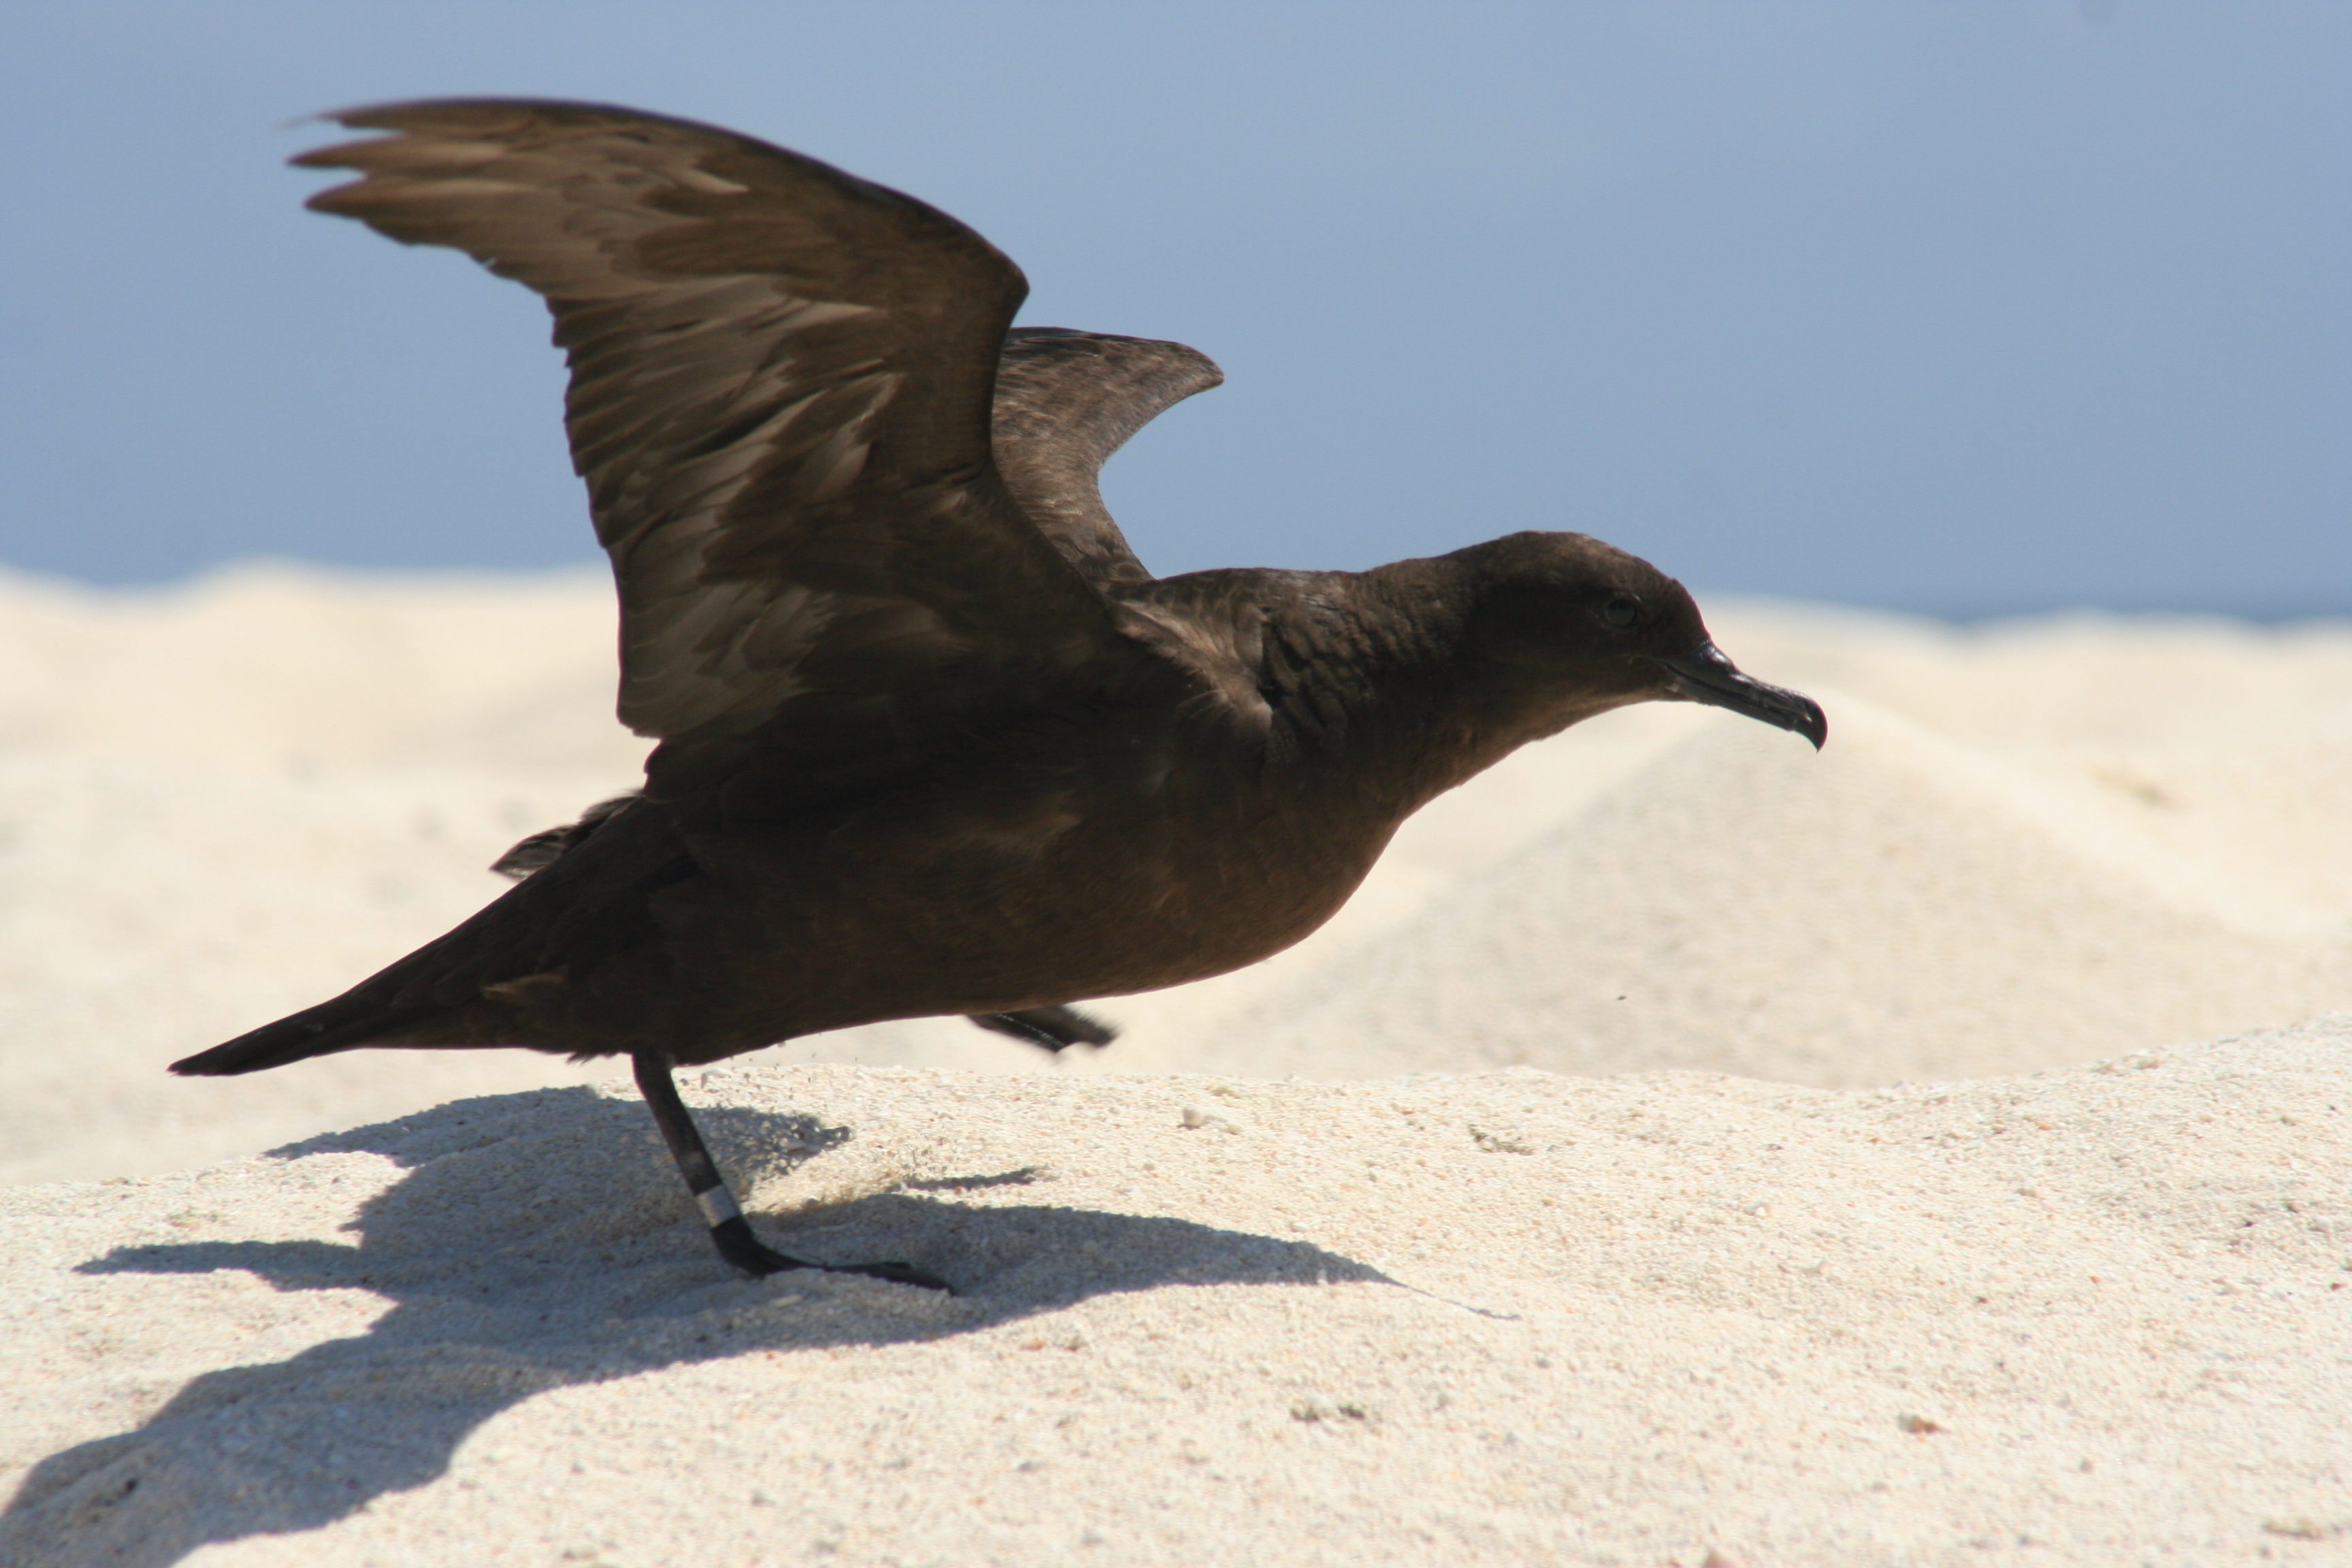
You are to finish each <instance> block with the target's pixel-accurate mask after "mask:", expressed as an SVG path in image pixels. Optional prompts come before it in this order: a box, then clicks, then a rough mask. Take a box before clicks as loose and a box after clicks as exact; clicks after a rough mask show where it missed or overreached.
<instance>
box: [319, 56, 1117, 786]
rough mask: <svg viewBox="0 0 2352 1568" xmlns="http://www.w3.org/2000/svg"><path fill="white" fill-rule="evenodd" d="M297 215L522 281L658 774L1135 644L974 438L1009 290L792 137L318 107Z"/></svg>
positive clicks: (514, 115)
mask: <svg viewBox="0 0 2352 1568" xmlns="http://www.w3.org/2000/svg"><path fill="white" fill-rule="evenodd" d="M331 118H333V119H334V120H336V121H340V122H341V123H342V124H344V125H347V126H352V127H354V128H362V129H368V130H379V131H388V132H395V134H393V135H390V136H386V137H383V138H378V139H373V140H369V141H364V142H350V143H347V144H344V145H341V146H334V147H327V148H322V149H320V150H319V151H316V152H312V153H305V154H303V155H302V156H300V157H299V158H297V159H295V160H294V161H295V163H299V164H301V165H303V166H305V167H310V168H337V169H352V170H356V171H358V172H359V173H360V174H361V175H362V178H361V179H359V180H357V181H355V182H353V183H351V184H343V185H338V186H336V187H334V188H332V189H331V190H327V191H323V192H320V194H319V195H316V196H314V197H312V198H311V200H310V205H311V206H312V207H313V208H315V209H317V210H319V211H320V212H327V213H334V214H339V215H341V216H348V217H354V218H358V219H359V220H361V221H362V222H363V223H366V224H367V225H369V226H371V227H373V228H375V229H376V230H378V231H379V232H381V233H383V234H385V235H388V236H390V237H392V238H394V239H398V240H401V241H404V242H405V243H408V244H423V245H445V246H450V247H455V248H457V249H460V250H463V251H465V252H467V254H469V255H471V256H472V257H474V258H475V259H477V260H478V261H480V262H481V263H483V264H484V265H485V266H487V267H488V268H490V269H491V270H492V271H493V272H496V273H498V274H499V275H500V276H501V277H506V278H511V279H516V280H517V281H519V282H520V283H523V284H524V285H526V286H528V287H529V288H530V289H533V290H535V291H536V292H537V293H539V294H540V295H541V297H542V298H543V299H545V300H546V301H547V305H548V308H549V310H551V311H552V312H553V314H554V317H555V342H556V343H557V344H558V345H559V346H561V347H562V349H564V351H565V352H566V353H567V355H568V357H569V360H570V363H571V367H572V383H571V389H570V392H569V394H568V395H567V397H566V400H565V424H566V426H567V428H568V430H569V431H570V434H571V439H572V462H573V466H574V467H575V468H577V469H578V470H579V472H580V474H581V477H582V478H583V479H585V480H586V481H587V485H588V493H589V500H590V506H591V509H592V510H593V513H594V517H595V523H596V533H597V537H598V539H599V540H600V541H602V542H603V543H604V548H605V550H606V551H607V552H610V554H611V556H612V560H613V570H614V578H615V581H616V583H617V584H618V586H619V590H620V598H621V693H620V714H621V718H622V721H624V722H625V723H626V724H628V725H629V726H630V727H631V728H632V729H634V730H635V731H637V732H638V733H640V734H644V735H651V736H656V737H659V738H660V739H661V741H662V742H663V744H662V745H661V746H659V747H658V748H656V751H655V753H654V756H653V758H652V759H651V761H649V762H648V763H647V782H648V788H649V789H650V790H651V791H652V792H653V793H655V794H656V795H676V794H677V793H679V792H681V791H684V790H687V789H689V788H692V787H694V786H695V785H696V784H700V783H706V782H708V781H709V780H710V779H712V778H714V777H717V776H719V774H720V773H722V772H723V771H724V770H725V769H726V768H727V767H729V766H730V765H731V764H732V763H736V762H740V759H741V757H742V756H743V755H744V754H745V753H746V752H747V751H749V750H750V749H751V748H754V747H757V748H759V749H760V750H761V751H762V752H764V753H765V754H767V755H768V756H769V757H770V758H771V759H772V760H777V761H782V762H786V763H788V765H789V768H790V769H791V770H792V771H793V773H794V774H795V776H797V777H800V778H802V779H803V781H804V782H805V784H806V786H807V787H808V788H810V789H814V790H819V791H822V790H824V789H828V788H832V787H844V786H847V785H850V784H854V783H856V781H857V780H858V779H860V778H867V777H871V776H873V775H874V773H876V772H877V770H887V769H888V768H889V767H891V766H893V765H894V763H895V762H896V761H898V760H901V759H903V758H906V757H910V756H914V755H919V754H920V752H922V750H923V748H924V747H925V746H926V745H927V744H929V742H931V741H933V740H934V739H936V738H937V737H938V736H940V735H942V734H952V733H962V732H968V731H971V729H972V728H974V727H975V726H979V725H982V724H984V723H985V722H986V721H987V720H988V717H989V716H990V715H991V714H992V713H996V712H1003V711H1010V710H1020V709H1023V708H1025V707H1033V706H1034V705H1036V704H1037V703H1039V702H1050V701H1054V700H1060V699H1062V698H1064V697H1066V695H1067V694H1068V693H1070V692H1072V691H1073V690H1080V689H1091V688H1092V686H1094V685H1096V684H1098V683H1099V679H1100V676H1101V672H1100V670H1099V669H1098V668H1094V667H1097V666H1098V665H1099V664H1100V663H1101V662H1102V661H1104V660H1107V659H1108V660H1118V659H1123V658H1124V659H1132V658H1138V657H1139V650H1137V649H1136V647H1134V645H1132V644H1130V643H1128V642H1127V641H1126V640H1125V639H1123V638H1121V637H1119V636H1118V632H1117V630H1116V626H1115V624H1114V619H1113V615H1114V612H1113V611H1112V609H1111V606H1110V605H1108V604H1107V603H1106V602H1105V601H1104V600H1103V599H1102V597H1101V595H1098V594H1097V592H1096V591H1095V590H1094V589H1093V588H1092V587H1091V586H1090V585H1089V584H1087V582H1086V580H1085V579H1084V578H1083V577H1082V576H1081V575H1080V574H1078V572H1077V571H1076V570H1075V569H1074V568H1073V567H1072V565H1071V564H1070V563H1069V562H1068V561H1066V560H1065V559H1064V557H1063V556H1062V555H1061V553H1060V552H1057V551H1056V550H1055V548H1054V546H1053V545H1052V544H1051V543H1050V542H1048V541H1047V540H1046V539H1045V536H1044V535H1043V534H1042V533H1040V532H1039V531H1038V530H1037V529H1036V528H1035V527H1034V525H1032V524H1031V523H1030V522H1029V521H1027V520H1026V519H1024V517H1023V516H1022V513H1021V510H1020V508H1019V506H1018V505H1017V503H1016V502H1015V501H1014V500H1013V497H1012V496H1011V494H1010V493H1009V492H1008V491H1007V489H1006V488H1005V486H1004V483H1003V479H1001V478H1000V476H999V474H998V472H997V470H996V468H995V466H994V464H993V462H992V458H991V456H990V411H991V404H992V385H993V382H994V378H995V373H996V363H997V356H998V353H999V350H1000V348H1001V346H1002V345H1003V342H1004V337H1005V331H1006V329H1007V327H1008V326H1009V325H1010V323H1011V321H1012V318H1013V310H1015V308H1017V307H1018V305H1019V304H1020V301H1021V299H1022V296H1023V294H1024V292H1025V291H1026V288H1027V285H1026V283H1025V282H1024V279H1022V276H1021V273H1020V271H1019V269H1018V268H1015V267H1014V266H1013V263H1012V262H1010V261H1009V260H1007V259H1006V258H1004V257H1003V256H1002V255H1001V254H999V253H998V252H997V251H996V250H995V249H994V248H993V247H991V246H990V245H989V244H988V242H987V241H985V240H983V239H982V238H981V237H979V236H978V235H976V234H974V233H972V232H971V230H970V229H968V228H966V227H964V226H962V225H961V224H959V223H958V222H956V221H955V220H954V219H953V218H950V217H949V216H946V215H945V214H943V213H940V212H938V211H935V210H934V209H932V208H930V207H929V206H926V205H923V204H922V203H920V202H918V201H915V200H913V199H912V198H910V197H908V196H904V195H899V194H898V193H897V192H895V191H890V190H886V189H884V188H883V187H881V186H879V185H875V184H867V183H866V182H865V181H863V180H859V179H856V178H854V177H852V176H851V175H848V174H844V173H842V172H841V171H839V170H837V169H834V168H831V167H829V166H827V165H825V164H824V163H818V162H816V161H815V160H814V159H811V158H803V157H801V156H799V155H798V154H795V153H787V152H784V151H782V150H781V149H778V148H775V147H771V146H768V145H766V144H765V143H763V142H755V141H752V140H751V139H750V138H748V137H743V136H738V135H735V134H733V133H731V132H725V131H720V130H717V129H714V128H712V127H709V126H702V125H696V124H692V123H689V122H687V121H676V120H667V119H663V118H660V117H658V116H655V115H649V114H642V113H638V112H635V111H634V110H622V109H612V108H604V107H598V106H593V105H584V104H569V103H547V102H532V101H512V100H451V101H440V102H424V103H407V104H393V105H387V106H382V107H377V108H371V109H361V110H348V111H346V112H343V113H341V114H337V115H334V116H332V117H331Z"/></svg>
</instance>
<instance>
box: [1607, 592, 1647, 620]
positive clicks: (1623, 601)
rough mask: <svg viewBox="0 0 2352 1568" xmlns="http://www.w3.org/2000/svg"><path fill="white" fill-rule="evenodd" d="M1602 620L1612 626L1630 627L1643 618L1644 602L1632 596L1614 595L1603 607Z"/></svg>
mask: <svg viewBox="0 0 2352 1568" xmlns="http://www.w3.org/2000/svg"><path fill="white" fill-rule="evenodd" d="M1641 618H1642V601H1641V600H1639V599H1637V598H1635V597H1633V595H1631V594H1612V595H1609V602H1608V603H1607V604H1604V605H1601V619H1602V620H1604V621H1606V622H1608V623H1609V624H1610V625H1611V626H1632V625H1633V623H1634V622H1635V621H1637V620H1640V619H1641Z"/></svg>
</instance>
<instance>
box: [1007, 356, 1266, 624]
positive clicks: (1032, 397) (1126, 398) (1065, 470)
mask: <svg viewBox="0 0 2352 1568" xmlns="http://www.w3.org/2000/svg"><path fill="white" fill-rule="evenodd" d="M1224 379H1225V374H1224V372H1223V371H1221V370H1219V369H1218V368H1217V366H1216V363H1215V362H1214V361H1213V360H1211V359H1210V358H1209V356H1208V355H1206V354H1204V353H1201V352H1200V351H1199V350H1197V349H1189V348H1186V347H1185V346H1184V345H1183V344H1182V343H1170V342H1159V341H1158V340H1156V339H1152V338H1120V337H1112V336H1110V335H1108V334H1107V333H1099V332H1074V331H1068V330H1066V329H1065V328H1062V327H1016V328H1014V329H1013V332H1012V334H1011V335H1010V336H1008V337H1007V338H1006V339H1005V340H1004V353H1003V358H1002V359H1000V360H999V361H998V362H997V367H996V409H995V440H994V447H995V453H996V466H997V468H998V470H999V471H1000V472H1002V473H1003V476H1004V482H1005V484H1006V485H1007V486H1009V487H1010V488H1011V489H1012V491H1013V496H1014V497H1015V498H1016V499H1017V500H1019V501H1020V503H1021V507H1022V510H1024V511H1026V512H1027V513H1028V514H1029V518H1030V521H1033V522H1034V523H1035V524H1036V525H1037V526H1038V527H1039V528H1040V529H1042V530H1044V531H1045V535H1046V537H1047V538H1049V539H1051V540H1052V541H1053V542H1054V543H1055V545H1056V546H1057V547H1058V548H1059V549H1060V550H1061V552H1062V553H1063V554H1064V555H1066V556H1067V557H1069V559H1070V561H1071V562H1072V563H1074V564H1075V565H1076V567H1077V568H1078V570H1079V571H1080V572H1082V573H1084V574H1086V577H1087V581H1088V582H1090V583H1092V584H1094V585H1095V586H1096V587H1097V588H1100V589H1103V590H1104V591H1106V592H1108V591H1109V590H1111V589H1113V588H1117V587H1120V586H1123V585H1126V584H1136V583H1148V582H1150V580H1151V574H1150V572H1147V571H1146V570H1144V566H1143V563H1142V562H1140V561H1138V560H1137V559H1136V558H1135V552H1133V551H1132V550H1130V549H1129V548H1128V544H1127V539H1126V536H1125V535H1123V534H1121V533H1120V532H1119V531H1118V524H1117V523H1115V522H1113V521H1111V518H1110V512H1109V511H1108V510H1107V509H1106V508H1105V507H1104V506H1103V500H1102V489H1101V488H1100V485H1099V482H1098V479H1097V476H1098V475H1099V474H1100V473H1101V471H1102V466H1103V464H1105V463H1106V462H1108V461H1109V460H1110V455H1111V454H1112V453H1113V452H1116V451H1118V449H1119V448H1120V447H1123V446H1125V445H1126V444H1127V439H1128V437H1130V436H1132V435H1134V434H1135V433H1136V432H1137V431H1138V430H1140V429H1142V428H1143V427H1144V426H1146V425H1148V424H1150V422H1151V421H1152V420H1153V419H1155V418H1157V417H1159V416H1160V415H1161V414H1162V413H1164V412H1166V411H1167V410H1168V409H1170V408H1171V407H1173V406H1174V405H1177V404H1179V403H1181V402H1182V401H1184V399H1186V398H1188V397H1190V396H1192V395H1193V394H1194V393H1196V392H1206V391H1208V390H1209V388H1211V387H1213V386H1215V385H1218V384H1221V383H1222V382H1223V380H1224Z"/></svg>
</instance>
